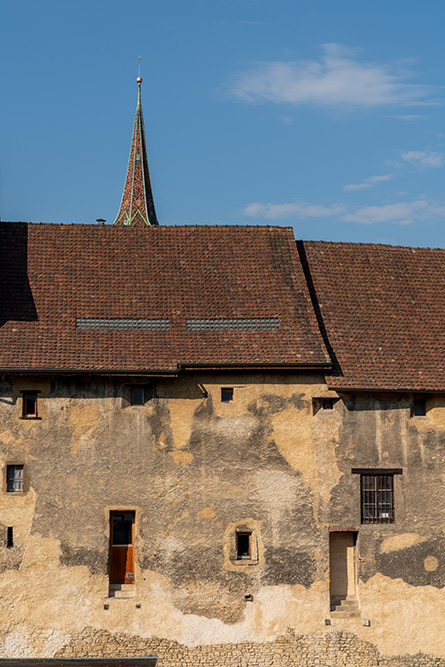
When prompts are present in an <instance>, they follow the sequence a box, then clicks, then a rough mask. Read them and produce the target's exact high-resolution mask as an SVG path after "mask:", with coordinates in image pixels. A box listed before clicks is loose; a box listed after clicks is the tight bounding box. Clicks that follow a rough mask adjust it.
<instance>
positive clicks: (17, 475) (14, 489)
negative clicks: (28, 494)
mask: <svg viewBox="0 0 445 667" xmlns="http://www.w3.org/2000/svg"><path fill="white" fill-rule="evenodd" d="M6 491H7V492H8V493H18V492H20V491H23V466H22V465H9V466H6Z"/></svg>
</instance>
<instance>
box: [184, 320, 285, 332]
mask: <svg viewBox="0 0 445 667" xmlns="http://www.w3.org/2000/svg"><path fill="white" fill-rule="evenodd" d="M279 328H280V320H279V319H278V317H231V318H218V319H188V320H187V330H188V331H276V330H277V329H279Z"/></svg>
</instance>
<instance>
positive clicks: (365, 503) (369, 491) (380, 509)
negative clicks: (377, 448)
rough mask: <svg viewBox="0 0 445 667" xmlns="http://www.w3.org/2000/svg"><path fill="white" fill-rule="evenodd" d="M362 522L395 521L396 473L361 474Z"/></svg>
mask: <svg viewBox="0 0 445 667" xmlns="http://www.w3.org/2000/svg"><path fill="white" fill-rule="evenodd" d="M360 486H361V513H362V523H394V475H393V474H391V475H375V474H372V475H371V474H370V475H365V474H363V475H361V476H360Z"/></svg>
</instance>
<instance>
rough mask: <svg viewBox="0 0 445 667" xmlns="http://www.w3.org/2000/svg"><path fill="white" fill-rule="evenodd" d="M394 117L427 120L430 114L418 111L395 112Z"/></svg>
mask: <svg viewBox="0 0 445 667" xmlns="http://www.w3.org/2000/svg"><path fill="white" fill-rule="evenodd" d="M392 117H393V118H397V119H398V120H426V119H427V118H428V116H425V115H424V114H418V113H402V114H394V115H393V116H392Z"/></svg>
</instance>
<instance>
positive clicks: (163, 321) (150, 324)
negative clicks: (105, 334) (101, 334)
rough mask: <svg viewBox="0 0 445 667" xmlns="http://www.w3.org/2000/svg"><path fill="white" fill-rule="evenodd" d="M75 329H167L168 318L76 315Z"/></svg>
mask: <svg viewBox="0 0 445 667" xmlns="http://www.w3.org/2000/svg"><path fill="white" fill-rule="evenodd" d="M76 329H82V330H84V331H85V330H93V331H168V329H170V320H169V319H168V318H159V319H154V320H148V319H145V318H138V319H130V318H119V317H111V318H107V317H103V318H99V317H78V318H77V319H76Z"/></svg>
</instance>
